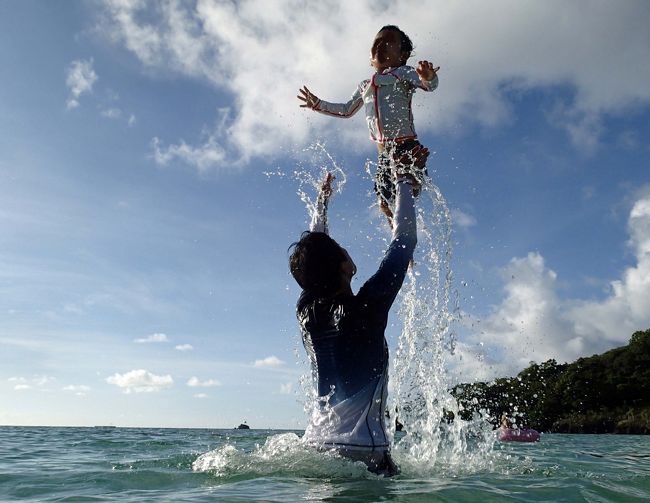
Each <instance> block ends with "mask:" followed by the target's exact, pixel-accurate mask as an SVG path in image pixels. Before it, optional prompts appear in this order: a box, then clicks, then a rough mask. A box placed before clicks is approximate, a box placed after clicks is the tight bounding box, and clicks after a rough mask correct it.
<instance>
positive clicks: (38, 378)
mask: <svg viewBox="0 0 650 503" xmlns="http://www.w3.org/2000/svg"><path fill="white" fill-rule="evenodd" d="M7 381H9V382H10V383H15V384H14V390H16V391H24V390H28V389H34V388H39V389H44V388H45V385H47V384H49V383H51V382H53V381H56V378H55V377H51V376H47V375H34V376H32V377H31V378H25V377H10V378H8V379H7Z"/></svg>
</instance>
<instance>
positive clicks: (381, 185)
mask: <svg viewBox="0 0 650 503" xmlns="http://www.w3.org/2000/svg"><path fill="white" fill-rule="evenodd" d="M418 145H422V144H421V143H420V142H419V141H417V140H406V141H405V142H404V143H400V144H398V145H390V146H387V147H386V150H384V151H383V152H380V154H379V156H378V158H377V173H376V174H375V193H376V194H377V196H379V198H380V199H381V200H382V201H384V202H385V203H386V204H388V205H389V206H390V207H391V208H392V207H393V206H395V180H394V177H393V172H392V169H391V166H393V165H394V162H393V161H392V159H399V158H400V157H401V156H402V155H404V154H406V153H408V152H409V151H411V150H413V149H414V148H415V147H417V146H418ZM409 171H414V172H419V173H416V177H417V178H419V179H423V178H424V176H428V175H429V173H428V172H427V168H426V166H425V167H424V169H420V168H416V167H415V166H413V167H410V169H409Z"/></svg>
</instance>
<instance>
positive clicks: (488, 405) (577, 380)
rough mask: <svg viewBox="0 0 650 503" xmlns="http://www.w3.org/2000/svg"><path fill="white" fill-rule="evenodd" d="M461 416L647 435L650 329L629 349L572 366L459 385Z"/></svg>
mask: <svg viewBox="0 0 650 503" xmlns="http://www.w3.org/2000/svg"><path fill="white" fill-rule="evenodd" d="M451 391H452V394H453V395H454V396H455V397H456V399H457V400H458V403H459V405H460V407H461V417H462V418H463V419H468V418H470V417H471V416H472V415H473V414H475V413H477V412H481V411H483V412H484V413H485V412H487V414H488V417H489V418H490V420H491V421H492V422H493V423H494V424H495V425H496V424H497V423H498V421H499V418H500V416H501V414H504V413H505V414H506V415H507V416H508V417H509V418H511V420H513V422H514V423H516V424H517V425H519V426H528V427H531V428H535V429H537V430H540V431H552V432H563V433H645V434H647V433H650V329H649V330H645V331H639V332H635V333H634V334H633V335H632V337H631V338H630V342H629V344H628V345H627V346H623V347H620V348H616V349H612V350H610V351H607V352H606V353H603V354H601V355H594V356H591V357H589V358H580V359H578V360H577V361H575V362H573V363H570V364H558V363H557V362H556V361H555V360H548V361H546V362H543V363H540V364H537V363H535V362H531V364H530V366H528V367H527V368H525V369H524V370H522V371H521V372H520V373H519V374H518V375H517V376H516V377H511V378H499V379H495V380H494V381H492V382H490V383H485V382H477V383H472V384H459V385H457V386H456V387H454V388H453V389H452V390H451Z"/></svg>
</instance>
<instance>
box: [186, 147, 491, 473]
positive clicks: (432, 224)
mask: <svg viewBox="0 0 650 503" xmlns="http://www.w3.org/2000/svg"><path fill="white" fill-rule="evenodd" d="M303 153H304V154H306V155H304V156H302V157H303V160H301V161H300V162H299V163H298V165H297V168H296V169H295V170H294V171H293V173H291V174H290V175H287V174H286V173H283V172H277V173H267V176H269V177H270V176H280V177H282V178H284V177H290V178H291V179H292V180H293V181H294V182H296V183H297V185H298V189H297V194H298V196H299V197H300V199H301V201H302V202H303V203H304V204H305V208H306V210H307V214H308V216H309V218H310V219H311V217H312V216H313V215H314V213H315V212H316V199H317V194H318V191H319V188H320V185H321V182H322V180H323V179H324V178H325V175H326V174H327V173H328V172H330V173H333V174H334V175H335V176H336V182H335V183H334V186H333V193H334V194H336V193H340V192H342V190H343V188H344V186H345V183H346V180H347V177H346V175H345V172H344V171H343V169H342V168H341V167H340V165H339V164H338V163H337V162H336V161H335V159H334V158H333V157H332V156H331V155H330V154H329V152H328V151H327V150H326V148H325V146H324V145H323V144H321V143H314V144H313V145H311V146H310V147H308V148H307V149H305V151H304V152H303ZM366 170H367V171H368V173H369V174H371V171H372V163H368V164H367V165H366ZM371 176H372V174H371ZM417 223H418V246H417V250H416V256H415V264H414V267H413V268H412V269H410V270H409V273H408V276H407V279H406V281H405V284H404V286H403V287H402V293H401V294H400V300H399V310H398V313H399V317H400V320H401V323H402V332H401V335H400V337H399V340H398V344H397V350H396V351H395V353H394V359H393V362H392V363H393V364H392V375H391V377H390V378H391V381H392V388H393V393H392V394H391V397H390V409H389V410H390V411H391V417H393V418H394V417H395V415H394V413H395V411H397V416H398V418H399V421H400V422H401V423H402V425H403V426H404V430H405V431H406V434H405V435H404V436H403V437H402V438H401V439H400V440H398V441H397V442H396V443H395V445H394V446H393V454H394V457H395V458H396V461H397V462H398V464H399V465H400V467H401V469H402V473H403V474H405V475H415V476H427V475H440V474H448V475H450V476H454V475H458V474H460V473H467V472H470V473H471V472H476V471H483V470H488V471H492V470H493V469H494V468H495V466H494V463H495V462H496V460H497V457H496V456H494V455H493V445H494V440H495V437H494V434H493V432H492V428H491V425H490V424H489V423H488V422H487V421H486V420H485V419H484V418H483V417H482V416H481V415H480V414H475V416H474V417H473V419H472V420H469V421H464V420H461V419H460V412H461V410H460V409H459V405H458V403H457V402H456V400H455V399H454V398H453V396H452V395H451V394H450V393H449V391H448V390H449V389H450V387H451V386H450V382H449V380H448V376H447V372H446V368H445V357H446V355H448V354H450V353H453V351H454V345H455V334H454V331H453V324H454V322H455V321H456V320H457V317H458V312H459V308H458V296H457V294H456V293H455V290H454V289H453V285H452V280H453V275H452V267H451V256H452V224H451V217H450V212H449V209H448V207H447V204H446V202H445V199H444V197H443V195H442V193H441V192H440V190H439V189H438V187H436V186H435V185H434V184H433V183H432V181H431V180H429V179H427V180H426V181H425V183H424V185H423V190H422V193H421V195H420V196H419V201H418V210H417ZM296 352H297V354H300V355H302V356H301V358H303V359H304V352H302V351H296ZM300 385H301V386H300V388H301V392H302V396H303V400H304V401H303V405H304V410H305V413H306V414H307V417H311V415H312V414H314V413H317V415H318V416H319V417H321V418H322V417H323V415H322V410H323V409H322V405H323V404H322V400H323V397H318V396H316V386H315V381H314V376H313V375H307V376H304V377H303V378H302V379H301V380H300ZM392 426H393V428H394V422H392ZM393 433H394V431H393ZM276 437H278V438H276ZM276 437H270V438H269V439H268V440H267V444H266V445H265V446H264V447H263V448H261V449H258V451H256V452H254V453H250V454H244V453H238V452H237V451H236V450H233V448H229V447H226V448H222V449H221V450H219V452H212V453H208V454H206V455H204V456H203V457H201V458H199V460H197V462H196V463H195V469H212V470H216V471H223V470H226V471H230V470H232V469H233V467H235V468H237V467H238V469H245V468H246V466H248V464H249V463H251V464H255V463H254V461H255V460H257V461H260V460H266V459H267V458H269V459H281V460H284V461H282V462H281V464H282V465H284V464H291V465H293V466H294V467H295V462H296V460H297V458H299V459H302V458H304V457H305V456H307V457H308V458H309V461H310V463H309V464H311V462H313V461H314V460H315V459H312V458H311V457H310V456H312V457H313V456H316V458H317V459H319V460H320V461H321V462H323V460H324V458H323V457H322V456H323V453H315V452H313V451H312V450H310V449H309V448H308V447H306V446H301V447H297V446H295V443H294V440H296V439H293V438H292V439H288V438H284V437H282V436H276ZM289 440H291V441H289ZM290 444H291V445H294V446H295V447H289V445H290ZM269 453H271V454H269ZM334 457H335V458H336V459H338V458H337V457H336V456H334ZM267 461H268V460H267ZM337 462H338V461H337ZM298 464H299V465H300V464H301V463H298ZM326 464H327V463H326ZM337 466H338V465H337ZM339 468H340V466H339ZM271 469H272V468H271ZM326 469H332V466H331V465H328V466H327V467H326ZM362 471H363V470H362ZM360 473H361V472H360ZM366 473H367V472H366Z"/></svg>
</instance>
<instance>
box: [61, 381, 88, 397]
mask: <svg viewBox="0 0 650 503" xmlns="http://www.w3.org/2000/svg"><path fill="white" fill-rule="evenodd" d="M63 391H70V392H72V393H74V394H75V395H77V396H86V394H87V393H88V392H89V391H90V386H86V385H85V384H70V385H68V386H64V387H63Z"/></svg>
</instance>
